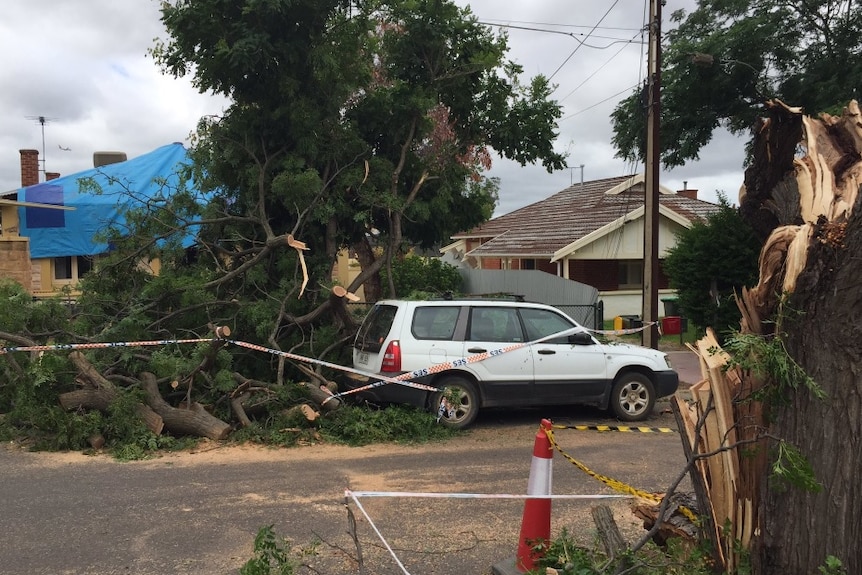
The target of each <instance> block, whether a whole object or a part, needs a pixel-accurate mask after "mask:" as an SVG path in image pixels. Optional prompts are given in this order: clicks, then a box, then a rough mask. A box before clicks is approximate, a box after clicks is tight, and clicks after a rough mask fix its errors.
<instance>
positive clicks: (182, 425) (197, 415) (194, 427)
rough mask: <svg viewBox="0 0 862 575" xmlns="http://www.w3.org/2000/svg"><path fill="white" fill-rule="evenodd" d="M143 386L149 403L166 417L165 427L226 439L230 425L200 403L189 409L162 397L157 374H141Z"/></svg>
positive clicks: (184, 433) (181, 432)
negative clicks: (179, 407) (177, 406)
mask: <svg viewBox="0 0 862 575" xmlns="http://www.w3.org/2000/svg"><path fill="white" fill-rule="evenodd" d="M141 387H142V388H143V389H144V391H146V392H147V403H148V404H149V405H150V407H152V408H153V411H155V412H156V413H158V414H159V415H160V416H161V417H162V419H164V421H165V427H167V429H168V431H170V432H171V433H177V434H180V435H194V436H197V437H208V438H209V439H225V438H226V437H227V436H228V435H229V434H230V431H231V427H230V425H229V424H227V423H225V422H224V421H222V420H220V419H218V418H217V417H215V416H213V415H211V414H210V413H209V412H208V411H207V410H206V409H204V407H203V406H202V405H201V404H199V403H196V402H193V403H192V404H191V405H189V407H188V408H187V409H178V408H176V407H172V406H171V405H170V404H168V402H166V401H165V400H164V398H162V394H161V393H160V392H159V386H158V384H157V383H156V376H155V375H153V374H152V373H148V372H144V373H142V374H141Z"/></svg>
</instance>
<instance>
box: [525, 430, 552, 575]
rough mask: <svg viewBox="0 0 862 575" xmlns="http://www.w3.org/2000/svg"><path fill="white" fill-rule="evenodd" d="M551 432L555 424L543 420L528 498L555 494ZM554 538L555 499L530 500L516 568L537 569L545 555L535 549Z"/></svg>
mask: <svg viewBox="0 0 862 575" xmlns="http://www.w3.org/2000/svg"><path fill="white" fill-rule="evenodd" d="M550 429H551V422H550V421H549V420H547V419H543V420H542V424H541V426H540V427H539V431H537V432H536V441H535V443H534V445H533V461H532V463H531V464H530V480H529V482H528V483H527V495H551V480H552V475H553V470H554V467H553V463H554V460H553V456H554V451H553V449H552V448H551V442H550V440H549V439H548V435H547V434H546V433H545V430H550ZM550 539H551V500H550V499H527V500H526V501H525V502H524V515H523V518H522V520H521V536H520V538H519V542H518V556H517V559H516V566H517V567H518V569H520V570H521V571H530V570H532V569H534V568H535V560H536V559H538V558H540V557H541V556H542V555H541V553H536V552H535V551H534V550H533V547H534V545H535V544H536V543H538V542H541V541H550Z"/></svg>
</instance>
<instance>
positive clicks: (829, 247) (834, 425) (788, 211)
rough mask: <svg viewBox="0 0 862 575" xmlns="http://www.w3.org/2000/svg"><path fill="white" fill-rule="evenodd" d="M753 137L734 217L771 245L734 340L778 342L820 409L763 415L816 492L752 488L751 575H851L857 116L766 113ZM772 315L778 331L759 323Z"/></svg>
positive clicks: (856, 522) (858, 418) (854, 110)
mask: <svg viewBox="0 0 862 575" xmlns="http://www.w3.org/2000/svg"><path fill="white" fill-rule="evenodd" d="M757 133H758V136H757V140H756V142H755V148H754V149H755V159H754V161H753V163H752V166H751V167H750V168H749V169H748V170H746V175H745V188H744V189H745V194H744V195H741V198H740V200H741V206H740V207H741V211H742V213H743V215H745V216H747V217H748V219H749V221H751V222H752V224H753V225H755V227H756V229H758V232H759V233H760V234H761V235H762V236H764V237H765V236H766V235H769V237H770V239H776V240H777V241H772V242H770V243H768V244H767V245H766V246H765V247H764V250H763V252H762V253H761V281H760V283H759V284H758V286H757V287H755V288H754V289H752V290H750V291H749V292H746V293H744V294H743V304H742V305H741V308H742V309H743V328H746V327H747V328H748V329H749V330H751V331H752V332H754V333H763V332H766V331H767V330H769V332H767V333H764V335H767V336H768V335H772V333H770V332H772V331H773V330H774V331H777V332H779V335H782V336H783V337H784V341H785V342H786V346H787V351H788V354H789V355H790V357H791V358H792V359H793V360H795V361H796V362H797V363H798V364H799V366H801V367H802V368H803V369H804V370H805V372H806V373H807V374H808V375H809V376H811V377H812V378H813V379H814V381H815V382H816V383H817V384H818V385H819V386H820V387H821V388H822V389H823V390H824V391H826V393H827V394H828V397H826V398H825V399H818V398H817V397H815V396H814V395H813V394H812V393H811V392H810V391H809V390H808V389H807V388H806V387H804V386H799V387H797V388H791V387H789V386H786V387H785V388H783V390H782V393H783V394H784V396H785V397H784V399H785V400H786V401H781V402H772V403H771V404H770V405H768V406H765V407H768V410H769V411H768V414H767V415H768V418H767V421H768V423H769V431H770V433H771V434H772V435H773V436H777V437H779V438H780V439H782V440H784V441H786V442H788V443H790V444H792V445H793V446H795V447H796V448H798V449H799V450H800V451H801V453H802V455H803V456H804V457H805V458H806V459H807V461H808V463H809V464H810V465H811V466H812V468H813V471H814V473H815V476H816V479H817V480H818V481H819V482H820V484H821V485H822V487H823V489H822V490H821V491H819V492H817V493H813V492H809V491H803V490H801V489H799V488H797V487H793V486H787V485H784V484H778V483H777V480H776V479H774V478H769V480H768V481H767V479H766V478H765V477H764V478H763V479H762V481H761V488H760V489H761V493H762V499H761V502H762V503H761V509H760V536H759V539H758V541H757V543H758V546H757V547H756V548H755V549H754V550H753V553H752V560H753V564H754V572H755V573H756V574H765V575H772V574H776V575H777V574H784V573H817V572H818V571H819V567H820V566H822V565H824V564H825V562H826V558H827V556H829V555H833V556H835V557H837V558H838V559H840V560H841V562H842V564H843V567H844V569H845V571H846V572H847V573H862V545H859V541H860V540H862V519H860V517H862V493H860V490H859V489H858V485H859V479H858V478H859V461H860V459H862V377H860V376H862V367H860V366H862V328H860V325H862V324H860V322H859V319H858V316H859V314H860V313H862V291H860V289H859V279H858V278H859V277H860V275H862V259H860V257H859V254H860V253H862V214H860V211H862V206H860V202H859V191H860V183H862V160H860V158H862V124H860V110H859V107H858V105H857V104H856V102H855V101H854V102H851V103H850V105H849V106H848V107H847V108H846V109H845V111H844V113H843V115H842V116H841V117H833V116H829V115H822V116H821V118H819V119H812V118H807V117H804V116H802V114H801V111H799V110H795V109H792V108H788V107H787V106H785V105H783V104H781V103H780V102H777V103H773V106H772V108H771V110H770V113H769V118H768V119H767V120H765V121H764V123H763V124H762V125H761V126H760V129H759V130H758V132H757ZM800 138H801V139H802V147H803V149H804V150H805V151H806V155H805V156H803V157H801V158H800V157H797V156H796V155H795V153H796V150H797V148H798V144H799V143H800ZM767 151H768V152H769V153H768V154H767V153H766V152H767ZM770 225H771V226H772V227H775V226H784V227H778V228H776V229H774V230H771V229H770ZM794 227H795V229H794ZM770 234H771V235H770ZM782 234H787V235H788V240H784V239H782V238H781V235H782ZM785 295H787V296H788V297H787V299H786V302H787V303H786V305H784V310H785V311H784V312H783V313H782V312H781V308H779V305H780V304H781V302H780V300H779V298H780V297H782V296H785ZM777 310H778V311H777ZM776 315H779V318H778V319H780V320H781V321H783V322H784V324H783V325H782V324H781V323H779V324H772V323H770V324H767V323H766V322H765V321H761V320H769V319H775V316H776ZM780 315H783V316H784V317H783V318H782V317H780ZM773 326H777V327H773ZM772 458H773V459H774V455H773V456H772Z"/></svg>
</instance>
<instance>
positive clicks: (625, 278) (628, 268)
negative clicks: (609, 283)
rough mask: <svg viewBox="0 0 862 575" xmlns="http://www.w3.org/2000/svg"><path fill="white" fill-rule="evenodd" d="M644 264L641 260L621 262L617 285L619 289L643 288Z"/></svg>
mask: <svg viewBox="0 0 862 575" xmlns="http://www.w3.org/2000/svg"><path fill="white" fill-rule="evenodd" d="M643 281H644V263H643V261H641V260H622V261H620V262H619V275H618V276H617V283H618V284H619V289H634V288H641V287H643Z"/></svg>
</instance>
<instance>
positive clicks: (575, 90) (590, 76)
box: [558, 32, 643, 102]
mask: <svg viewBox="0 0 862 575" xmlns="http://www.w3.org/2000/svg"><path fill="white" fill-rule="evenodd" d="M641 34H642V32H638V33H637V34H636V35H635V36H634V37H633V38H632V40H634V39H635V38H637V37H638V36H639V35H641ZM625 49H626V46H625V45H623V46H620V49H619V50H617V51H616V52H615V53H614V55H613V56H611V57H610V58H608V59H607V60H605V62H604V63H603V64H602V65H601V66H599V67H598V68H596V70H595V71H594V72H593V73H592V74H590V75H589V76H587V77H586V78H584V80H583V81H582V82H581V83H580V84H578V85H577V86H575V87H574V89H572V91H571V92H569V93H568V94H566V95H565V96H563V97H562V98H560V99H559V100H558V101H559V102H562V101H563V100H565V99H566V98H568V97H569V96H571V95H572V94H574V93H575V92H577V91H578V90H579V89H580V88H581V87H582V86H583V85H584V84H586V83H587V82H589V81H590V80H591V79H592V78H593V76H595V75H596V74H598V73H599V72H601V71H602V69H604V67H605V66H607V65H608V64H610V63H611V61H612V60H613V59H614V58H616V57H617V56H619V55H620V53H621V52H622V51H623V50H625ZM641 52H643V50H641Z"/></svg>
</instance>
